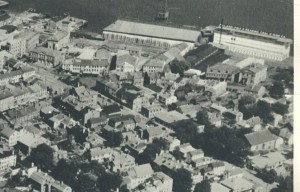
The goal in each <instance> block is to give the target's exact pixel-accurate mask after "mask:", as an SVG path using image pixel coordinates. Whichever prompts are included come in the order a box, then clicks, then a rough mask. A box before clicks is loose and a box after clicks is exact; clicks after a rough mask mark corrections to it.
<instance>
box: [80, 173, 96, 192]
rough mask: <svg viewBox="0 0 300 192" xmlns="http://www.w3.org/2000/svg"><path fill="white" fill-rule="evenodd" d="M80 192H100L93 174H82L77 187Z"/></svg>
mask: <svg viewBox="0 0 300 192" xmlns="http://www.w3.org/2000/svg"><path fill="white" fill-rule="evenodd" d="M75 189H76V191H78V192H98V191H99V190H98V188H97V186H96V181H95V179H94V178H93V175H91V174H80V175H79V176H78V181H77V187H76V188H75Z"/></svg>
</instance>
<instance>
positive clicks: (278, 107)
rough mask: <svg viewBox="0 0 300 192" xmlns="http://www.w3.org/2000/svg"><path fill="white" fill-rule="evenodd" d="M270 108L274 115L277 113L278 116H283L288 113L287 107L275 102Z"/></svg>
mask: <svg viewBox="0 0 300 192" xmlns="http://www.w3.org/2000/svg"><path fill="white" fill-rule="evenodd" d="M271 108H272V110H273V111H274V112H275V113H278V114H280V115H285V114H286V113H287V112H288V109H289V106H288V105H285V104H282V103H279V102H277V103H274V104H273V105H272V106H271Z"/></svg>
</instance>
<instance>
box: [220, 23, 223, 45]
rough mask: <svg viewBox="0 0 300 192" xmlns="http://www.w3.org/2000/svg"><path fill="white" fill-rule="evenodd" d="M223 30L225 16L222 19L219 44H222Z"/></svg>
mask: <svg viewBox="0 0 300 192" xmlns="http://www.w3.org/2000/svg"><path fill="white" fill-rule="evenodd" d="M222 31H223V18H222V20H221V31H220V40H219V44H221V39H222Z"/></svg>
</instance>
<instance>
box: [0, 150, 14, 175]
mask: <svg viewBox="0 0 300 192" xmlns="http://www.w3.org/2000/svg"><path fill="white" fill-rule="evenodd" d="M16 164H17V156H16V155H15V154H14V152H13V151H12V152H11V151H2V152H0V171H3V170H5V169H9V168H10V167H14V166H16Z"/></svg>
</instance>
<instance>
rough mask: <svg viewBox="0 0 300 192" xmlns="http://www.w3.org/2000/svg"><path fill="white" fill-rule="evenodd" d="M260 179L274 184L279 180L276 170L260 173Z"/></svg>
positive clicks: (265, 170)
mask: <svg viewBox="0 0 300 192" xmlns="http://www.w3.org/2000/svg"><path fill="white" fill-rule="evenodd" d="M260 177H261V178H262V179H263V180H264V181H265V182H267V183H270V184H272V183H274V182H275V181H276V180H277V173H276V171H275V170H274V169H271V170H269V171H268V170H267V169H263V170H262V171H261V172H260Z"/></svg>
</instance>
